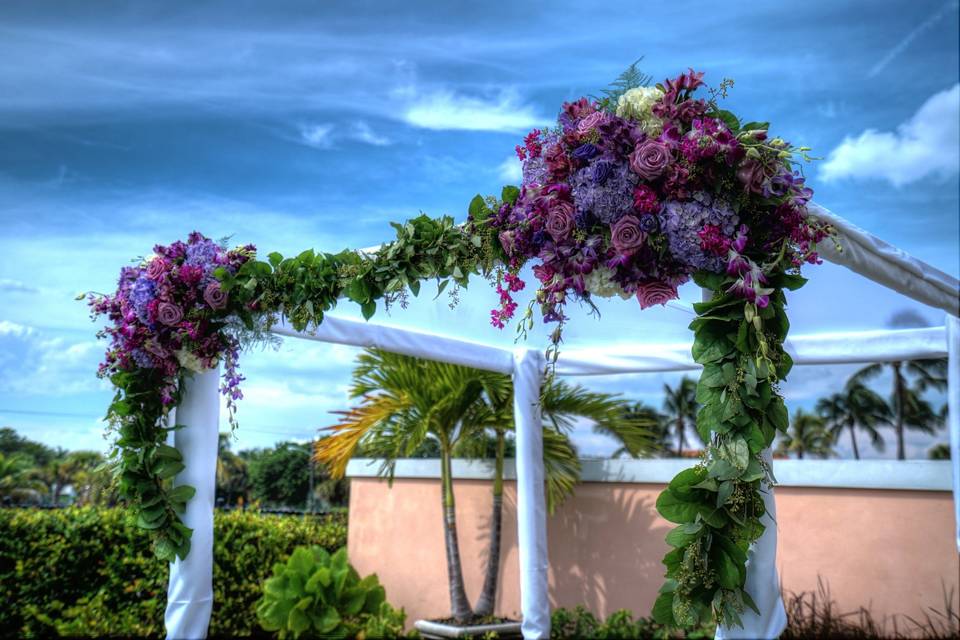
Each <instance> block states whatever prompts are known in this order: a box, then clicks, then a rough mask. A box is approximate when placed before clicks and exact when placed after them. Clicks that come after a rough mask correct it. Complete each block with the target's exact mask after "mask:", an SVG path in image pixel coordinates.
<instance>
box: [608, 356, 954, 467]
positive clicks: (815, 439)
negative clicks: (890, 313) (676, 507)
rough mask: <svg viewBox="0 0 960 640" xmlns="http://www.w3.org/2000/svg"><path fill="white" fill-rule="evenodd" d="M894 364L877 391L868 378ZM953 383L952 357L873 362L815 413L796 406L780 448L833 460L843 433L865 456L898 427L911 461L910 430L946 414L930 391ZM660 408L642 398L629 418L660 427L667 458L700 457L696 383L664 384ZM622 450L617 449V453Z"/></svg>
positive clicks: (902, 452) (939, 450) (901, 449)
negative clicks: (887, 383)
mask: <svg viewBox="0 0 960 640" xmlns="http://www.w3.org/2000/svg"><path fill="white" fill-rule="evenodd" d="M884 369H889V370H890V372H891V374H892V377H893V385H892V388H891V390H890V392H889V395H887V396H884V395H883V394H881V393H878V392H876V391H875V390H873V389H872V388H870V386H869V383H870V382H871V381H873V380H875V379H876V378H877V377H878V376H880V375H881V374H882V373H883V371H884ZM946 388H947V361H946V359H945V358H936V359H921V360H906V361H902V362H889V363H884V364H873V365H870V366H867V367H864V368H863V369H861V370H859V371H857V372H856V373H855V374H853V375H852V376H851V377H850V378H849V379H848V380H847V381H846V383H845V384H844V386H843V387H842V388H841V389H840V390H839V391H837V392H836V393H833V394H831V395H829V396H827V397H825V398H821V399H819V400H818V401H817V402H816V403H815V405H814V410H813V411H812V412H811V411H805V410H803V409H797V410H796V411H795V412H794V414H793V417H792V419H791V420H790V428H789V431H788V432H787V433H786V434H781V436H780V439H779V441H778V443H777V449H776V451H777V453H778V454H781V455H793V456H795V457H797V458H798V459H803V458H805V457H814V458H829V457H834V456H836V455H837V452H836V445H837V443H838V441H839V439H840V438H841V437H847V438H849V442H850V446H851V449H852V451H853V457H854V458H855V459H857V460H859V459H860V444H861V443H860V440H859V439H858V436H860V437H863V436H866V438H867V439H868V440H869V442H870V444H871V445H872V446H873V447H874V448H875V449H876V450H877V451H884V450H885V448H886V440H885V438H884V432H885V430H891V431H892V435H893V438H894V441H895V443H896V449H897V459H898V460H905V459H906V457H907V456H906V445H905V435H906V433H907V432H908V431H915V432H919V433H924V434H928V435H934V434H936V433H937V432H938V431H940V430H941V429H942V428H943V427H944V425H945V423H946V417H947V406H946V404H943V405H941V406H940V407H939V408H937V407H934V406H933V404H932V403H931V402H930V400H929V399H928V398H927V394H928V392H930V391H940V392H943V391H945V390H946ZM663 394H664V401H663V405H662V408H661V409H657V408H656V407H653V406H650V405H648V404H645V403H643V402H638V403H636V404H633V405H631V406H630V407H629V409H628V410H627V411H626V414H625V415H626V416H627V417H630V418H632V419H635V418H642V419H644V420H645V421H646V422H648V423H652V424H654V425H656V427H655V432H656V435H657V440H658V442H659V445H660V450H661V451H662V452H663V453H662V455H663V456H665V457H672V456H683V455H684V453H685V452H686V453H687V454H688V455H696V454H697V452H695V451H691V447H693V448H694V449H698V448H700V447H702V446H703V442H702V440H701V439H700V437H699V435H698V434H697V429H696V424H697V411H699V408H700V407H699V405H698V403H697V397H696V396H697V386H696V382H694V381H693V380H691V379H690V378H688V377H686V376H684V377H683V378H682V379H681V380H680V382H679V383H677V385H676V386H670V385H664V388H663ZM619 453H620V452H617V453H615V454H614V456H615V457H616V456H617V455H619ZM927 456H928V457H929V458H930V459H933V460H945V459H949V457H950V448H949V446H948V445H947V444H942V443H941V444H936V445H934V446H933V447H932V448H931V449H930V450H929V451H928V453H927Z"/></svg>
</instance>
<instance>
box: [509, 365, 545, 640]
mask: <svg viewBox="0 0 960 640" xmlns="http://www.w3.org/2000/svg"><path fill="white" fill-rule="evenodd" d="M514 363H515V365H516V366H515V368H514V371H513V415H514V421H515V422H516V426H517V445H516V446H517V547H518V550H519V555H520V611H521V612H522V613H523V622H522V627H521V630H522V632H523V637H524V638H543V639H546V638H549V637H550V597H549V594H548V588H547V577H548V576H547V570H548V556H547V526H546V523H547V505H546V500H545V497H544V486H543V482H544V477H543V474H544V471H543V427H542V426H541V424H542V423H541V421H540V386H541V381H542V380H543V374H544V367H545V365H546V362H545V361H544V357H543V354H542V353H541V352H540V351H533V350H531V349H518V350H517V351H516V352H515V353H514Z"/></svg>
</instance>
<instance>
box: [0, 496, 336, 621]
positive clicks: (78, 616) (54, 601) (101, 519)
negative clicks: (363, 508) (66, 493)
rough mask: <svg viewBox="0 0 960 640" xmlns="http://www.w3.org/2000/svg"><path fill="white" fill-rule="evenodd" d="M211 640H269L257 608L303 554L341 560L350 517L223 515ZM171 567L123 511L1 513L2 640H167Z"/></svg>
mask: <svg viewBox="0 0 960 640" xmlns="http://www.w3.org/2000/svg"><path fill="white" fill-rule="evenodd" d="M214 539H215V543H214V569H213V590H214V606H213V616H212V619H211V621H210V635H211V636H214V637H235V636H249V635H263V634H264V632H262V631H261V630H260V627H259V625H258V624H257V617H256V612H255V607H254V605H255V603H256V601H257V600H258V599H259V597H260V595H261V584H262V582H263V581H264V580H265V579H266V578H267V577H269V575H270V572H271V570H272V567H273V564H274V563H275V562H280V561H283V560H285V559H286V557H287V556H289V555H290V553H291V552H292V551H293V549H294V548H295V547H297V546H298V545H320V546H323V547H325V548H326V549H328V550H331V551H332V550H335V549H337V548H338V547H341V546H343V545H345V544H346V542H347V526H346V514H337V515H332V516H326V517H296V516H272V515H260V514H255V513H251V512H238V511H234V512H218V513H217V514H216V516H215V518H214ZM168 573H169V572H168V569H167V564H166V563H163V562H160V561H158V560H157V559H156V558H155V557H154V556H153V553H152V552H151V551H150V547H149V539H148V537H147V536H146V535H145V534H144V533H143V532H142V531H139V530H137V529H136V528H135V527H134V526H132V525H131V524H130V523H128V522H127V517H126V515H125V513H124V511H123V510H121V509H95V508H89V507H88V508H71V509H59V510H53V511H41V510H28V509H0V637H21V636H51V635H57V634H59V635H67V636H111V635H112V636H127V637H129V636H140V637H143V636H153V637H160V636H163V611H164V608H165V606H166V598H167V595H166V589H167V578H168Z"/></svg>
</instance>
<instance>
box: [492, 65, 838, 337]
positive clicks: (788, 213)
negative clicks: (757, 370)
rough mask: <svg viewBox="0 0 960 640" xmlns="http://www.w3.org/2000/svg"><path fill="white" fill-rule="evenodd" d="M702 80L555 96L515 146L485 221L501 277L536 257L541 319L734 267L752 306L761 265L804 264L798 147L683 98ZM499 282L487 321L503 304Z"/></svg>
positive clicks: (660, 297) (815, 227) (805, 224)
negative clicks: (498, 199)
mask: <svg viewBox="0 0 960 640" xmlns="http://www.w3.org/2000/svg"><path fill="white" fill-rule="evenodd" d="M702 77H703V74H702V73H695V72H693V71H690V72H688V73H685V74H682V75H680V76H678V77H677V78H675V79H672V80H667V81H665V82H664V83H663V84H661V85H657V86H655V87H653V86H651V87H633V88H630V89H629V90H626V91H623V92H621V93H620V94H619V95H617V96H616V97H615V98H607V99H605V100H596V101H591V100H588V99H586V98H581V99H579V100H577V101H575V102H568V103H565V104H564V105H563V109H562V111H561V113H560V116H559V118H558V120H557V125H556V127H553V128H550V129H545V130H534V131H531V132H530V134H529V135H527V136H526V138H525V139H524V143H523V145H518V146H517V148H516V152H517V155H518V157H519V158H520V160H521V161H522V164H523V183H522V185H521V188H520V191H519V194H518V195H517V197H516V199H515V200H514V201H513V202H509V201H508V202H504V203H503V205H502V206H501V207H500V209H499V210H498V211H497V212H496V214H495V216H493V218H492V220H491V222H492V224H493V225H494V226H495V227H496V228H497V230H498V232H499V241H500V244H501V246H502V249H503V251H504V253H505V256H506V259H507V266H508V269H509V271H510V272H512V274H513V277H514V278H516V273H517V271H518V270H519V268H520V266H521V265H523V264H524V263H526V262H527V261H529V260H534V261H535V262H536V266H534V268H533V273H534V275H535V276H536V278H537V279H538V280H539V283H540V287H539V291H538V294H537V301H538V302H539V303H540V304H541V306H542V310H543V316H544V319H545V320H546V321H547V322H559V323H562V322H563V321H564V320H565V319H566V316H565V314H564V306H565V304H566V303H567V302H568V301H569V300H570V299H571V298H572V299H574V300H580V301H587V302H589V301H590V299H591V297H593V296H600V297H610V296H612V295H620V296H622V297H636V298H637V300H638V301H639V304H640V307H641V308H642V309H645V308H647V307H649V306H651V305H654V304H663V303H665V302H667V301H669V300H671V299H673V298H676V297H677V287H678V286H680V285H681V284H683V283H685V282H687V281H688V280H689V279H690V278H691V276H692V275H693V274H694V273H696V272H698V271H705V272H711V273H717V274H721V273H728V274H731V275H735V276H736V282H735V283H733V284H732V285H731V290H732V291H735V292H736V294H737V295H738V296H740V297H742V298H743V299H744V300H747V301H750V302H755V303H756V304H757V305H758V306H759V307H765V306H766V305H767V303H768V301H769V293H770V292H771V289H770V288H769V287H768V286H767V284H768V282H767V275H765V271H770V270H771V269H777V268H780V267H782V266H789V267H799V266H800V265H801V264H803V263H805V262H816V261H817V254H816V251H815V246H816V243H817V242H819V241H820V240H822V239H823V238H824V237H825V236H826V234H827V232H828V229H827V228H826V227H825V226H824V225H822V224H819V223H816V222H814V221H813V220H812V219H811V218H810V217H809V216H808V215H807V212H806V204H807V202H808V201H809V200H810V197H811V195H812V191H811V190H810V189H809V188H808V187H807V186H806V185H805V181H804V178H803V177H802V176H801V175H800V173H799V171H798V170H797V168H796V167H795V166H794V164H793V163H792V162H791V161H792V159H793V156H794V152H795V151H800V152H802V151H803V150H802V149H795V148H794V147H791V146H790V145H789V144H788V143H786V142H784V141H782V140H780V139H777V138H774V139H770V138H769V134H768V132H767V130H768V125H767V123H757V122H754V123H749V124H745V125H740V123H739V121H738V120H737V119H736V117H735V116H733V114H731V113H729V112H727V111H723V110H720V109H719V108H718V107H717V106H716V103H715V100H714V99H713V98H712V99H710V100H706V99H703V98H698V97H695V93H696V92H697V89H698V88H700V87H701V86H702V85H703V81H702ZM714 98H715V96H714ZM774 262H776V263H777V264H773V263H774ZM513 288H514V289H515V290H518V289H519V288H520V285H514V287H513ZM510 293H511V291H510V289H509V287H508V288H507V289H506V295H504V294H501V299H502V304H501V307H500V308H499V309H496V310H494V311H493V314H492V315H493V318H492V322H493V324H494V325H496V326H502V325H503V323H504V321H505V320H507V319H509V318H510V316H512V315H513V312H514V310H515V309H516V303H515V302H513V299H512V296H510V295H509V294H510ZM556 336H559V333H557V334H556Z"/></svg>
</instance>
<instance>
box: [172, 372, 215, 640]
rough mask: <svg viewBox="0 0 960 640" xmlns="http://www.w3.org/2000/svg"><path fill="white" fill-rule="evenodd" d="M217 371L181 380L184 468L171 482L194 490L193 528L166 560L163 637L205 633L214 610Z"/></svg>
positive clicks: (178, 437)
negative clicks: (186, 547) (182, 552)
mask: <svg viewBox="0 0 960 640" xmlns="http://www.w3.org/2000/svg"><path fill="white" fill-rule="evenodd" d="M219 382H220V376H219V372H218V371H217V370H216V369H213V370H210V371H205V372H203V373H196V374H193V376H192V377H188V378H187V379H186V381H185V383H184V389H183V394H182V396H181V400H180V404H179V406H177V409H176V423H177V424H180V425H184V428H183V429H178V430H177V431H175V432H174V444H175V446H176V448H177V449H178V450H179V451H180V453H181V454H183V463H184V464H185V465H186V468H185V469H184V470H183V471H181V472H180V473H179V474H177V477H176V478H175V479H174V484H176V485H181V484H188V485H190V486H192V487H194V488H195V489H196V490H197V493H196V495H194V496H193V498H192V499H191V500H190V501H189V502H188V503H187V510H186V512H185V513H184V514H183V523H184V524H185V525H187V526H188V527H190V528H191V529H193V536H192V538H191V547H190V553H189V554H188V555H187V558H186V559H185V560H180V559H177V560H175V561H174V562H172V563H170V583H169V585H168V586H167V611H166V615H165V616H164V622H165V624H166V628H167V638H168V639H177V640H180V639H181V638H189V639H193V638H205V637H206V636H207V627H208V625H209V624H210V612H211V610H212V609H213V507H214V494H215V492H216V477H217V444H218V435H219V431H218V430H219V427H220V396H219V393H218V390H219Z"/></svg>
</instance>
